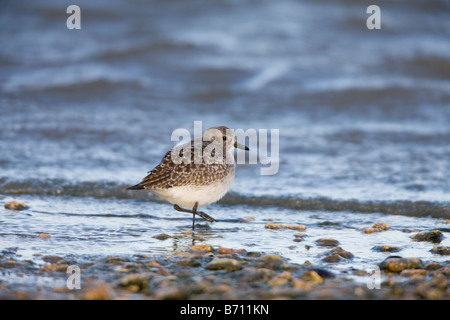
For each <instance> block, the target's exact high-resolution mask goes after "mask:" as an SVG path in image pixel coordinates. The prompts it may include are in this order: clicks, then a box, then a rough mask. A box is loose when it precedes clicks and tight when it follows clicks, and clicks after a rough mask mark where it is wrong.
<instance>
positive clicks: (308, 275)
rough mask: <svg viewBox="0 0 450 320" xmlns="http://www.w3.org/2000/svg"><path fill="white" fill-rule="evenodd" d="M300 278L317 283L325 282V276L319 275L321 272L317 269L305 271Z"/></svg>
mask: <svg viewBox="0 0 450 320" xmlns="http://www.w3.org/2000/svg"><path fill="white" fill-rule="evenodd" d="M300 278H301V279H302V280H304V281H311V282H313V283H317V284H320V283H322V282H323V278H322V277H321V276H319V274H318V273H317V272H316V271H313V270H308V271H305V272H304V273H303V274H302V275H301V277H300Z"/></svg>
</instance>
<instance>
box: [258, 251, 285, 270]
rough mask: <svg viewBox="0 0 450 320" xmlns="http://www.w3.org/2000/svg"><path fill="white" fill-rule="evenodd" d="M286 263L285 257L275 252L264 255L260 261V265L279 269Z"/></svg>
mask: <svg viewBox="0 0 450 320" xmlns="http://www.w3.org/2000/svg"><path fill="white" fill-rule="evenodd" d="M283 264H284V259H283V258H282V257H280V256H278V255H275V254H266V255H263V256H262V257H261V258H260V259H259V262H258V266H259V267H261V268H267V269H279V268H280V267H281V266H282V265H283Z"/></svg>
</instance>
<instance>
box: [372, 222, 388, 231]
mask: <svg viewBox="0 0 450 320" xmlns="http://www.w3.org/2000/svg"><path fill="white" fill-rule="evenodd" d="M372 228H374V229H375V230H376V231H388V230H389V225H388V224H387V223H384V222H377V223H375V224H374V225H373V226H372Z"/></svg>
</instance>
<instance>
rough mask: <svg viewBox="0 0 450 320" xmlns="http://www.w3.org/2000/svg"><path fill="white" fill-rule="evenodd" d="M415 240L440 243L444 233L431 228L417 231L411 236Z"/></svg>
mask: <svg viewBox="0 0 450 320" xmlns="http://www.w3.org/2000/svg"><path fill="white" fill-rule="evenodd" d="M411 239H413V240H415V241H430V242H433V243H440V242H441V241H442V240H443V239H444V235H443V234H442V231H440V230H433V231H428V232H419V233H416V234H414V235H412V236H411Z"/></svg>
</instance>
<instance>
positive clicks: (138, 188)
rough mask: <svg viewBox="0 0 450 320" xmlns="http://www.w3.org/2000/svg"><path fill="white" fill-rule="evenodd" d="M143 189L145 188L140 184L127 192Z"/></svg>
mask: <svg viewBox="0 0 450 320" xmlns="http://www.w3.org/2000/svg"><path fill="white" fill-rule="evenodd" d="M142 189H144V187H143V186H142V185H141V184H140V183H138V184H136V185H134V186H131V187H129V188H127V190H142Z"/></svg>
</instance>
